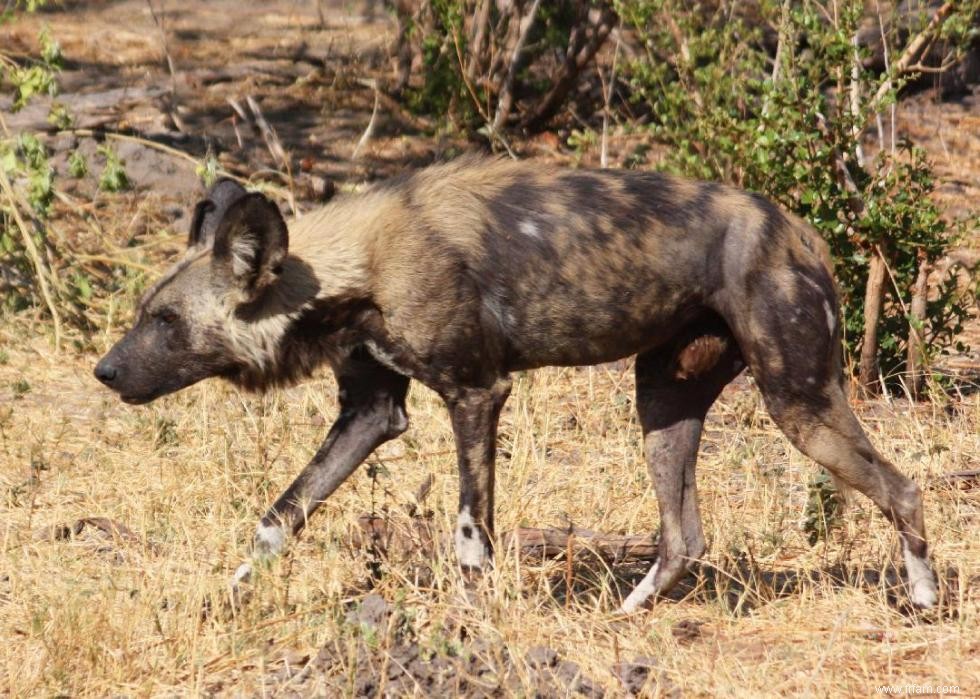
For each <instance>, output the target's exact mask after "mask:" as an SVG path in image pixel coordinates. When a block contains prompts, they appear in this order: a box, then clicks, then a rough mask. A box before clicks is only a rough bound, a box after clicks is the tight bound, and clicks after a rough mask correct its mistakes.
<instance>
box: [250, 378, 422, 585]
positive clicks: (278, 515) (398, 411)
mask: <svg viewBox="0 0 980 699" xmlns="http://www.w3.org/2000/svg"><path fill="white" fill-rule="evenodd" d="M408 382H409V380H408V378H407V377H404V376H400V375H398V374H396V373H394V372H392V371H390V370H388V369H385V368H384V367H382V366H381V365H379V364H377V363H376V362H374V361H373V360H368V359H358V360H356V361H354V360H351V361H349V362H348V363H347V364H345V365H344V366H342V367H341V368H340V369H339V370H338V372H337V383H338V385H339V389H340V390H339V394H340V415H339V416H338V417H337V420H336V422H334V424H333V426H332V427H331V428H330V432H329V433H328V434H327V438H326V439H325V440H324V442H323V445H322V446H321V447H320V449H319V450H318V451H317V453H316V455H315V456H314V457H313V459H312V460H311V461H310V463H309V465H308V466H307V467H306V468H304V469H303V472H302V473H300V475H299V477H298V478H296V480H295V481H293V483H292V485H290V486H289V488H287V489H286V492H284V493H283V494H282V495H281V496H280V497H279V499H278V500H276V503H275V504H274V505H273V506H272V508H271V509H270V510H269V511H268V512H267V513H266V514H265V516H264V517H262V519H261V520H260V521H259V524H258V526H257V527H256V531H255V540H254V545H253V549H252V559H253V561H261V560H268V559H270V558H274V557H275V556H277V555H278V554H279V553H281V552H282V549H283V547H284V546H285V543H286V538H287V536H289V535H296V534H298V533H299V532H300V530H302V529H303V527H304V526H306V522H307V520H308V519H309V517H310V515H312V514H313V513H314V512H315V511H316V509H317V508H318V507H319V506H320V505H321V504H323V502H324V501H325V500H326V499H327V498H328V497H329V496H330V495H331V494H332V493H333V492H334V491H335V490H336V489H337V488H338V487H339V486H340V484H341V483H343V482H344V481H345V480H346V479H347V477H348V476H350V474H351V473H353V472H354V470H355V469H356V468H357V467H358V466H359V465H360V464H361V462H363V461H364V459H366V458H367V457H368V456H369V455H370V454H371V452H372V451H374V450H375V449H377V448H378V447H379V446H380V445H381V444H383V443H384V442H386V441H388V440H389V439H393V438H394V437H397V436H398V435H400V434H401V433H402V432H404V431H405V429H406V428H407V427H408V416H407V414H406V412H405V395H406V393H407V392H408ZM251 572H252V565H251V564H250V563H243V564H242V565H241V566H240V567H239V568H238V571H237V572H236V573H235V577H234V584H237V583H239V582H242V581H244V580H247V579H248V577H249V576H250V575H251Z"/></svg>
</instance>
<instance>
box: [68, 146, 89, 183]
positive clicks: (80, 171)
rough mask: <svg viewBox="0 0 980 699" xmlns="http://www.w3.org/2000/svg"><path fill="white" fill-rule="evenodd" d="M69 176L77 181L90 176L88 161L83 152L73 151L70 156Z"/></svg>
mask: <svg viewBox="0 0 980 699" xmlns="http://www.w3.org/2000/svg"><path fill="white" fill-rule="evenodd" d="M68 174H69V175H71V176H72V177H74V178H76V179H78V178H81V177H85V175H87V174H88V160H86V159H85V155H84V154H83V153H82V152H81V151H79V150H75V151H72V153H71V155H69V156H68Z"/></svg>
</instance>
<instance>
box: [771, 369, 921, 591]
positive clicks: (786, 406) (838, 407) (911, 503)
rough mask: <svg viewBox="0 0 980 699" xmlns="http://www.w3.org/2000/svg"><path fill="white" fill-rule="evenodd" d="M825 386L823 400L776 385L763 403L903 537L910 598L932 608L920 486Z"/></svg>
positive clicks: (838, 392)
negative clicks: (787, 393) (796, 394)
mask: <svg viewBox="0 0 980 699" xmlns="http://www.w3.org/2000/svg"><path fill="white" fill-rule="evenodd" d="M824 390H825V395H826V396H827V398H828V402H827V403H826V404H824V403H822V402H818V403H816V404H815V403H814V402H813V401H811V400H807V399H797V400H794V399H793V398H791V397H787V396H784V395H781V394H780V393H779V391H778V389H776V395H775V396H773V397H770V396H767V400H766V402H767V404H768V405H769V410H770V412H771V413H772V416H773V419H774V420H775V421H776V424H778V425H779V427H780V428H781V429H782V430H783V432H785V433H786V434H787V436H789V438H790V440H791V441H792V442H793V444H795V445H796V447H797V448H798V449H799V450H800V451H802V452H803V453H804V454H806V455H807V456H809V457H810V458H811V459H813V460H814V461H816V462H817V463H818V464H820V465H821V466H823V467H824V468H826V469H827V470H828V471H830V472H831V473H832V474H834V475H835V476H836V477H837V478H839V479H840V480H841V481H843V482H844V483H845V484H846V485H848V486H849V487H851V488H854V489H855V490H857V491H859V492H861V493H864V494H865V495H867V496H868V497H869V498H870V499H871V501H872V502H874V503H875V504H876V505H877V506H878V507H879V508H880V509H881V511H882V512H884V514H885V516H886V517H888V518H889V519H890V520H891V521H892V523H893V524H894V525H895V528H896V529H897V530H898V532H899V536H900V537H901V540H902V553H903V557H904V558H905V567H906V569H907V571H908V578H909V588H910V591H911V598H912V602H913V603H914V604H916V605H917V606H919V607H922V608H929V607H932V606H933V605H935V603H936V600H937V590H936V579H935V576H934V575H933V572H932V569H931V568H930V566H929V562H928V545H927V542H926V530H925V519H924V517H923V512H922V491H921V490H920V488H919V486H917V485H916V484H915V483H914V482H912V481H911V480H909V479H908V478H906V477H905V476H904V475H902V474H901V473H900V472H899V471H898V469H896V468H895V466H894V465H892V463H891V462H889V461H888V460H887V459H885V458H884V457H883V456H882V455H881V454H879V453H878V452H877V450H875V448H874V447H873V446H872V445H871V443H870V442H869V441H868V438H867V436H866V435H865V433H864V430H862V429H861V425H860V424H859V423H858V421H857V418H856V417H855V416H854V414H853V413H852V412H851V408H850V406H849V405H848V404H847V398H846V396H845V395H844V391H843V389H842V388H840V386H839V384H836V383H835V384H833V385H831V386H827V387H826V388H825V389H824ZM763 392H764V393H765V392H766V389H763Z"/></svg>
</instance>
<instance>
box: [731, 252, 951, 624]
mask: <svg viewBox="0 0 980 699" xmlns="http://www.w3.org/2000/svg"><path fill="white" fill-rule="evenodd" d="M792 271H793V275H792V276H789V277H787V276H783V277H778V276H776V275H770V274H765V273H760V274H758V275H755V276H754V279H753V280H752V283H751V284H747V291H748V293H749V298H748V299H747V301H748V302H747V303H743V304H741V309H744V310H743V311H742V313H740V314H739V315H736V316H734V317H733V320H734V323H733V328H734V330H735V334H736V337H737V338H738V340H739V344H740V346H741V349H742V353H743V354H744V355H745V358H746V360H747V361H748V363H749V366H750V367H751V369H752V374H753V376H755V379H756V382H757V383H758V384H759V388H760V390H761V391H762V395H763V397H764V398H765V401H766V406H767V407H768V409H769V412H770V413H771V414H772V417H773V419H774V420H775V421H776V424H777V425H779V427H780V428H781V429H782V430H783V432H785V433H786V435H787V436H788V437H789V438H790V440H791V441H792V442H793V444H794V445H795V446H796V447H797V448H798V449H799V450H800V451H802V452H803V453H804V454H806V455H807V456H809V457H810V458H811V459H813V460H814V461H816V462H817V463H819V464H820V465H821V466H823V467H824V468H826V469H827V470H828V471H830V472H831V473H832V474H833V475H834V476H835V477H837V478H838V479H840V480H841V481H843V483H844V484H846V485H847V486H849V487H851V488H854V489H855V490H857V491H859V492H861V493H864V494H865V495H866V496H868V497H869V498H870V499H871V501H872V502H874V503H875V504H876V505H877V506H878V507H879V508H880V509H881V510H882V512H884V513H885V516H886V517H888V518H889V519H890V520H891V521H892V523H893V524H894V525H895V527H896V529H897V530H898V532H899V535H900V537H901V540H902V551H903V554H904V557H905V564H906V567H907V569H908V575H909V586H910V588H911V595H912V601H913V602H914V603H915V604H916V605H918V606H920V607H931V606H933V605H934V604H935V603H936V599H937V592H936V580H935V577H934V576H933V573H932V569H931V568H930V567H929V563H928V558H927V555H928V546H927V543H926V532H925V523H924V518H923V513H922V492H921V490H920V489H919V487H918V486H917V485H916V484H915V483H913V482H912V481H911V480H909V479H908V478H906V477H905V476H904V475H902V474H901V473H900V472H899V471H898V469H896V468H895V466H894V465H892V464H891V463H890V462H889V461H888V460H887V459H885V458H884V457H883V456H882V455H881V454H879V453H878V452H877V451H876V450H875V449H874V447H873V446H872V445H871V443H870V442H869V441H868V438H867V436H866V435H865V433H864V430H862V429H861V425H860V424H859V423H858V420H857V418H856V417H855V416H854V413H853V412H852V411H851V408H850V406H849V405H848V402H847V396H846V394H845V389H844V384H843V367H842V359H841V353H842V351H841V342H840V329H839V327H838V326H839V323H838V322H837V304H836V298H835V292H834V286H833V280H832V279H831V278H830V275H829V272H827V271H826V269H825V268H824V267H823V266H820V265H814V264H813V263H812V262H810V261H808V260H807V259H806V258H800V259H797V260H793V267H792Z"/></svg>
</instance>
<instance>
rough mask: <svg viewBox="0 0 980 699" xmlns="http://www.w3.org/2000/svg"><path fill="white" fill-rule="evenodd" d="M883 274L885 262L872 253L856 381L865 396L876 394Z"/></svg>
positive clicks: (883, 285)
mask: <svg viewBox="0 0 980 699" xmlns="http://www.w3.org/2000/svg"><path fill="white" fill-rule="evenodd" d="M885 272H886V270H885V260H884V259H883V258H882V256H881V254H880V253H873V255H872V257H871V264H870V265H869V266H868V285H867V287H866V288H865V293H864V341H863V342H862V343H861V362H860V365H859V367H860V368H859V371H858V381H859V382H860V384H861V390H862V392H863V393H864V395H865V396H869V395H874V394H876V393H877V392H878V320H879V319H880V318H881V305H882V301H883V299H884V294H885Z"/></svg>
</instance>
